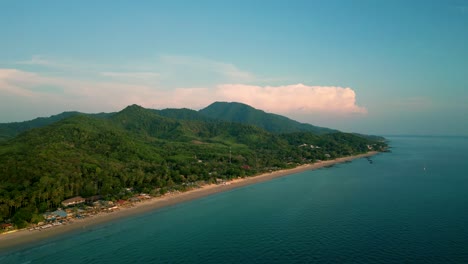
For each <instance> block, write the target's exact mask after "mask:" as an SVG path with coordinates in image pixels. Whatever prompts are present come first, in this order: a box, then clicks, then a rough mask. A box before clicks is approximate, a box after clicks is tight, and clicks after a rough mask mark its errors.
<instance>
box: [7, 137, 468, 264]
mask: <svg viewBox="0 0 468 264" xmlns="http://www.w3.org/2000/svg"><path fill="white" fill-rule="evenodd" d="M389 139H390V140H391V146H392V153H385V154H379V155H377V156H374V157H373V158H372V160H373V163H372V164H371V163H370V162H369V161H367V160H366V159H359V160H355V161H353V162H351V163H346V164H340V165H337V166H334V167H332V168H326V169H321V170H317V171H309V172H304V173H299V174H295V175H291V176H289V177H284V178H278V179H275V180H272V181H269V182H265V183H261V184H256V185H251V186H247V187H244V188H240V189H236V190H232V191H229V192H225V193H221V194H216V195H213V196H209V197H205V198H202V199H199V200H195V201H191V202H187V203H183V204H179V205H176V206H172V207H167V208H164V209H161V210H158V211H154V212H151V213H147V214H144V215H140V216H135V217H131V218H127V219H122V220H119V221H114V222H112V223H108V224H105V225H101V226H97V227H93V228H92V229H88V230H84V231H82V232H78V233H72V234H67V235H64V236H62V237H59V238H53V239H50V240H48V241H43V242H41V243H40V244H36V245H29V246H26V247H22V248H17V249H15V250H11V251H8V252H3V253H0V263H2V264H8V263H47V264H53V263H67V264H68V263H87V264H91V263H313V262H320V263H468V173H467V171H468V154H467V153H468V138H444V137H434V138H418V137H390V138H389Z"/></svg>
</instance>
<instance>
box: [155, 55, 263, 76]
mask: <svg viewBox="0 0 468 264" xmlns="http://www.w3.org/2000/svg"><path fill="white" fill-rule="evenodd" d="M160 60H161V62H162V63H163V64H165V65H170V66H175V67H177V68H179V70H183V69H184V70H187V71H197V72H205V73H211V74H217V75H221V76H222V77H224V78H227V80H226V81H235V82H249V81H252V80H254V79H255V76H254V74H252V73H250V72H247V71H243V70H241V69H239V68H238V67H236V66H235V65H234V64H231V63H225V62H219V61H215V60H210V59H206V58H202V57H192V56H173V55H164V56H161V57H160Z"/></svg>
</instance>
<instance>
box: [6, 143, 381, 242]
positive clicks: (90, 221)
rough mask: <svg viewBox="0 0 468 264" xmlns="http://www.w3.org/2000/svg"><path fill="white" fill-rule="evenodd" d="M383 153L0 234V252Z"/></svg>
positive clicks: (203, 187)
mask: <svg viewBox="0 0 468 264" xmlns="http://www.w3.org/2000/svg"><path fill="white" fill-rule="evenodd" d="M378 153H380V152H377V151H370V152H367V153H364V154H359V155H354V156H348V157H342V158H337V159H334V160H327V161H320V162H316V163H313V164H305V165H301V166H298V167H295V168H292V169H284V170H278V171H273V172H269V173H263V174H260V175H257V176H252V177H246V178H241V179H234V180H231V181H228V182H226V184H222V185H219V184H210V185H204V186H202V187H201V188H197V189H193V190H189V191H186V192H181V193H175V194H169V195H165V196H161V197H156V198H152V199H150V200H147V201H143V202H139V203H136V204H134V206H133V207H129V208H120V209H119V210H118V211H114V212H110V213H100V214H98V215H95V216H93V217H89V218H84V219H76V220H74V221H73V223H70V224H67V225H60V226H55V227H53V228H49V229H45V230H42V231H29V230H26V229H23V230H18V231H16V232H13V233H7V234H5V233H4V234H0V251H4V250H7V249H10V248H13V247H18V246H23V245H27V244H31V243H35V242H40V241H41V240H44V239H47V238H52V237H56V236H59V235H62V234H65V233H70V232H72V231H78V230H80V229H87V228H89V227H93V226H96V225H99V224H103V223H107V222H111V221H114V220H118V219H121V218H127V217H130V216H134V215H139V214H143V213H146V212H150V211H155V210H158V209H161V208H163V207H167V206H171V205H175V204H179V203H183V202H187V201H191V200H195V199H199V198H202V197H205V196H209V195H212V194H216V193H220V192H225V191H229V190H232V189H236V188H240V187H244V186H247V185H251V184H256V183H261V182H265V181H269V180H272V179H275V178H279V177H284V176H288V175H291V174H296V173H300V172H304V171H309V170H316V169H320V168H324V167H328V166H332V165H335V164H339V163H343V162H347V161H351V160H354V159H360V158H364V157H369V156H373V155H376V154H378Z"/></svg>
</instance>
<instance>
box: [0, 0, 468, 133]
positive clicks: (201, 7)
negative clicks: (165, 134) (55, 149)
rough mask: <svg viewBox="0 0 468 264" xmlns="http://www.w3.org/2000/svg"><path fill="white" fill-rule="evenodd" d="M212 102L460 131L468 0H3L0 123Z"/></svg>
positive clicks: (379, 129) (463, 127)
mask: <svg viewBox="0 0 468 264" xmlns="http://www.w3.org/2000/svg"><path fill="white" fill-rule="evenodd" d="M215 101H227V102H233V101H234V102H242V103H246V104H249V105H251V106H253V107H255V108H259V109H262V110H264V111H267V112H272V113H277V114H281V115H285V116H287V117H290V118H292V119H295V120H298V121H301V122H306V123H311V124H314V125H318V126H325V127H331V128H336V129H340V130H343V131H348V132H351V131H352V132H360V133H368V134H378V135H392V134H417V135H468V117H467V116H468V103H467V102H468V0H440V1H430V0H426V1H419V0H412V1H399V0H392V1H386V0H368V1H367V0H356V1H344V0H343V1H337V0H327V1H325V0H324V1H319V0H316V1H315V0H314V1H310V0H307V1H298V0H283V1H275V0H272V1H260V0H257V1H254V0H251V1H243V0H235V1H231V0H226V1H205V0H200V1H189V0H186V1H177V0H172V1H144V0H142V1H115V0H112V1H107V0H102V1H88V0H83V1H48V0H42V1H38V0H37V1H36V0H33V1H22V0H18V1H10V0H0V123H5V122H15V121H24V120H30V119H33V118H36V117H44V116H50V115H54V114H58V113H61V112H63V111H81V112H86V113H96V112H115V111H119V110H121V109H123V108H125V107H126V106H127V105H131V104H138V105H141V106H143V107H146V108H153V109H163V108H182V107H185V108H190V109H194V110H198V109H201V108H204V107H206V106H208V105H209V104H211V103H212V102H215Z"/></svg>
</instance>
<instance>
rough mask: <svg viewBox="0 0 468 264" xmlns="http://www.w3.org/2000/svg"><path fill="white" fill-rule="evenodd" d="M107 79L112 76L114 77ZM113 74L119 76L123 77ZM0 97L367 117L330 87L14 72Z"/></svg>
mask: <svg viewBox="0 0 468 264" xmlns="http://www.w3.org/2000/svg"><path fill="white" fill-rule="evenodd" d="M108 75H110V77H114V74H113V73H110V74H108ZM116 75H118V76H119V77H123V76H124V75H125V74H124V75H120V74H116ZM137 76H138V74H137ZM144 76H145V74H143V77H144ZM44 87H53V88H55V87H60V89H44ZM0 93H1V94H3V95H8V96H9V98H16V99H18V101H22V102H24V103H27V104H30V105H29V106H31V104H32V105H36V107H37V108H38V109H40V108H41V107H43V106H46V105H51V104H58V105H61V106H62V107H66V108H64V109H62V111H65V110H78V111H85V112H91V111H117V110H120V109H122V108H123V107H125V106H127V105H130V104H139V105H142V106H144V107H148V108H158V109H159V108H170V107H176V108H181V107H187V108H192V109H200V108H202V107H205V106H207V105H209V104H210V103H212V102H214V101H230V102H233V101H235V102H242V103H245V104H249V105H251V106H253V107H256V108H259V109H262V110H265V111H268V112H273V113H281V114H291V115H294V114H301V115H304V114H317V113H319V114H355V113H358V114H365V113H366V112H367V111H366V109H365V108H364V107H361V106H358V105H357V104H356V94H355V92H354V91H353V90H352V89H351V88H342V87H335V86H307V85H304V84H293V85H285V86H254V85H244V84H222V85H218V86H214V87H199V88H177V89H171V90H162V89H157V88H155V87H153V86H149V85H144V84H131V83H122V82H116V81H115V80H114V79H113V78H110V80H109V81H83V80H75V79H70V78H63V77H48V76H42V75H40V74H38V73H32V72H26V71H21V70H17V69H0ZM19 99H21V100H19ZM3 103H8V102H3ZM17 107H20V106H19V105H17ZM35 114H37V113H35ZM52 114H53V113H52Z"/></svg>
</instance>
